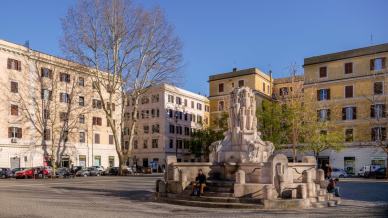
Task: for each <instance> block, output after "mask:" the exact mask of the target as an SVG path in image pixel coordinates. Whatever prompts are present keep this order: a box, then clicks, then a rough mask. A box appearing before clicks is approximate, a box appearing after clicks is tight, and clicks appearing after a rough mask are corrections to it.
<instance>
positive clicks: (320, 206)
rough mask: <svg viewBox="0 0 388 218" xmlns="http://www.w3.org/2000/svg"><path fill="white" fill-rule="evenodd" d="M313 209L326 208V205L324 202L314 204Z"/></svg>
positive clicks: (312, 204)
mask: <svg viewBox="0 0 388 218" xmlns="http://www.w3.org/2000/svg"><path fill="white" fill-rule="evenodd" d="M311 207H313V208H324V207H325V204H324V203H323V202H312V203H311Z"/></svg>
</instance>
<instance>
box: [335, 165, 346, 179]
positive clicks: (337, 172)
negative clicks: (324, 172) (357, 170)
mask: <svg viewBox="0 0 388 218" xmlns="http://www.w3.org/2000/svg"><path fill="white" fill-rule="evenodd" d="M331 177H332V178H335V179H338V178H345V177H348V174H347V173H346V171H345V170H343V169H338V168H333V171H332V172H331Z"/></svg>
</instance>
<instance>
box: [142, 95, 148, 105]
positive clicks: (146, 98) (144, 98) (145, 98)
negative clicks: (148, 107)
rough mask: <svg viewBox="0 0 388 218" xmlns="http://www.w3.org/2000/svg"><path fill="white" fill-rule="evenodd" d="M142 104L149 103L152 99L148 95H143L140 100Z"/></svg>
mask: <svg viewBox="0 0 388 218" xmlns="http://www.w3.org/2000/svg"><path fill="white" fill-rule="evenodd" d="M140 102H141V104H148V103H150V99H149V98H148V96H143V97H142V98H141V100H140Z"/></svg>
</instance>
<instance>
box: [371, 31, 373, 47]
mask: <svg viewBox="0 0 388 218" xmlns="http://www.w3.org/2000/svg"><path fill="white" fill-rule="evenodd" d="M370 44H371V45H373V33H371V34H370Z"/></svg>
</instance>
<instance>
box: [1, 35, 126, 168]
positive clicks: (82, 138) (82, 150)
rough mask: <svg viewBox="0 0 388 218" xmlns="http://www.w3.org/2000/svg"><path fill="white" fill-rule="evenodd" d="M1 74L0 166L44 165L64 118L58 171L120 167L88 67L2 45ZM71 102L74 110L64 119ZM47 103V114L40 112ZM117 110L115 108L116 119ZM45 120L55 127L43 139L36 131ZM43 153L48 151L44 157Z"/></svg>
mask: <svg viewBox="0 0 388 218" xmlns="http://www.w3.org/2000/svg"><path fill="white" fill-rule="evenodd" d="M0 72H1V74H0V83H1V86H0V88H1V91H0V92H1V95H0V101H1V102H2V104H1V105H0V114H1V117H2V119H1V121H0V130H1V131H0V167H11V168H16V167H33V166H43V165H45V164H48V161H49V160H50V157H51V154H52V152H51V151H52V149H51V148H53V147H55V145H56V144H57V142H55V143H54V144H52V141H51V139H57V140H59V138H58V137H54V135H57V128H59V127H60V125H61V122H62V120H63V119H66V118H65V117H66V116H68V117H67V119H68V120H69V123H70V122H71V125H72V128H71V129H70V130H69V131H68V133H67V134H65V135H67V139H66V140H65V143H64V144H63V146H62V147H60V151H61V154H60V156H61V159H62V161H61V163H60V165H61V166H70V165H74V166H77V165H81V166H92V165H102V166H104V167H108V166H117V165H118V157H117V154H116V150H115V145H114V144H113V139H112V136H111V134H112V133H111V130H110V127H108V126H107V122H106V118H105V114H104V112H103V110H102V109H100V108H101V105H100V104H101V103H100V102H99V101H98V99H99V96H98V95H97V93H96V92H95V91H94V90H93V87H92V76H91V75H90V74H89V73H87V72H88V70H87V68H85V67H83V66H79V65H77V64H75V63H73V62H69V61H67V60H64V59H61V58H57V57H54V56H52V55H48V54H44V53H42V52H38V51H34V50H31V49H29V48H27V47H25V46H21V45H17V44H14V43H10V42H7V41H4V40H0ZM69 91H71V94H69ZM104 95H106V93H104ZM39 102H41V103H42V104H40V103H39ZM48 102H50V103H48ZM69 102H72V105H74V106H72V107H71V112H69V113H68V115H66V116H64V115H63V114H64V113H65V111H66V110H67V109H68V108H69V107H68V105H69ZM118 102H119V101H118ZM48 104H49V105H50V111H49V110H48V109H46V110H42V108H43V107H44V108H48V107H46V106H43V105H48ZM53 105H55V107H54V106H53ZM119 105H120V104H119V103H117V104H116V113H117V114H115V116H117V117H119V114H118V112H119V111H120V106H119ZM54 108H55V110H54ZM40 114H42V116H39V115H40ZM43 114H44V115H43ZM43 116H47V117H48V119H47V120H50V121H47V122H51V123H53V125H52V127H53V128H51V127H50V128H46V131H45V134H44V135H45V137H43V136H42V134H39V132H38V129H39V128H38V127H37V126H39V122H40V121H41V120H39V117H40V118H42V117H43ZM31 117H32V118H31ZM34 123H38V125H34ZM69 125H70V124H69ZM43 141H44V143H43ZM42 144H46V146H42ZM43 148H46V149H47V156H45V155H44V152H43Z"/></svg>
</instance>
